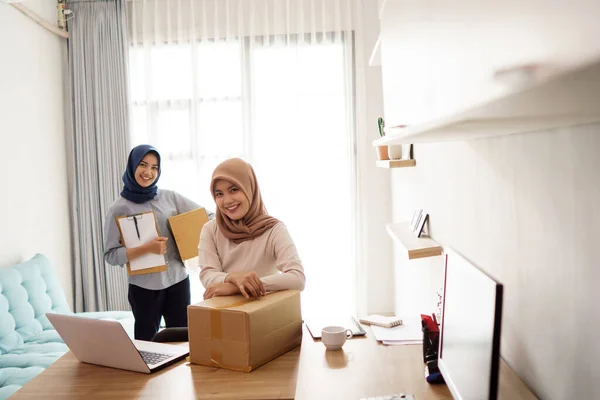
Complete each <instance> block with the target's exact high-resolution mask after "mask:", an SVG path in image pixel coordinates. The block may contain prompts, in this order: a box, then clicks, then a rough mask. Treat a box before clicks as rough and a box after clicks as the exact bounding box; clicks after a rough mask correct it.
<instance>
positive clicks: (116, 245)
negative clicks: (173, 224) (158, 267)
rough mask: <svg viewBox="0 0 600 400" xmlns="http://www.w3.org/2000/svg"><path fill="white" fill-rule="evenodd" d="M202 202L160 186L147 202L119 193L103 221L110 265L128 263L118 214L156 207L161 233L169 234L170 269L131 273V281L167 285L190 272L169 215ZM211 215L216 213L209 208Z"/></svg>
mask: <svg viewBox="0 0 600 400" xmlns="http://www.w3.org/2000/svg"><path fill="white" fill-rule="evenodd" d="M200 207H201V206H200V205H198V204H196V203H195V202H193V201H192V200H190V199H188V198H186V197H184V196H182V195H180V194H179V193H177V192H174V191H171V190H165V189H159V190H158V193H157V195H156V197H155V198H154V199H152V200H150V201H147V202H145V203H141V204H137V203H134V202H132V201H129V200H127V199H125V198H123V197H119V199H117V200H116V201H115V202H114V203H113V205H112V206H111V207H110V209H109V210H108V214H107V215H106V220H105V223H104V260H105V261H106V262H107V263H108V264H110V265H120V266H123V265H125V264H127V261H128V260H127V249H126V248H125V247H124V246H123V245H122V244H121V235H120V233H119V228H118V227H117V222H116V220H115V218H116V217H120V216H123V215H132V214H139V213H142V212H146V211H153V212H154V215H155V216H156V222H157V225H158V234H159V235H160V236H164V237H167V238H168V240H167V252H166V253H165V255H164V256H165V261H166V264H167V270H166V271H164V272H155V273H152V274H144V275H133V276H129V283H130V284H132V285H136V286H139V287H142V288H144V289H150V290H159V289H166V288H168V287H169V286H172V285H174V284H176V283H178V282H181V281H182V280H184V279H185V278H187V276H188V272H187V270H186V268H185V266H184V265H183V263H182V262H181V259H180V258H179V252H178V250H177V245H176V244H175V239H174V238H173V235H172V234H171V231H170V230H169V227H168V218H169V217H172V216H174V215H177V214H181V213H184V212H187V211H191V210H194V209H196V208H200ZM207 213H208V216H209V218H211V219H212V218H214V213H212V212H209V211H208V210H207Z"/></svg>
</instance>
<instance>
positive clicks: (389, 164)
mask: <svg viewBox="0 0 600 400" xmlns="http://www.w3.org/2000/svg"><path fill="white" fill-rule="evenodd" d="M415 165H417V161H416V160H377V166H378V167H380V168H407V167H414V166H415Z"/></svg>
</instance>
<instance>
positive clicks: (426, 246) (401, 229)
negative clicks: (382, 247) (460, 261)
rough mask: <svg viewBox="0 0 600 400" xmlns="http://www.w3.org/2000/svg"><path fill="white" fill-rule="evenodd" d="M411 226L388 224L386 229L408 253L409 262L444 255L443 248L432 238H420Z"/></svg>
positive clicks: (402, 223) (403, 223)
mask: <svg viewBox="0 0 600 400" xmlns="http://www.w3.org/2000/svg"><path fill="white" fill-rule="evenodd" d="M409 225H410V224H409V223H408V222H400V223H394V224H386V229H387V231H388V233H389V234H390V236H391V237H392V239H394V241H395V242H396V243H397V244H399V245H400V246H402V247H403V248H404V249H406V251H407V252H408V259H409V260H414V259H416V258H425V257H435V256H441V255H442V252H443V249H442V246H440V245H439V244H437V243H436V242H435V241H434V240H433V239H431V238H428V237H420V238H418V237H417V236H416V235H415V234H414V233H413V231H412V230H411V229H410V228H409Z"/></svg>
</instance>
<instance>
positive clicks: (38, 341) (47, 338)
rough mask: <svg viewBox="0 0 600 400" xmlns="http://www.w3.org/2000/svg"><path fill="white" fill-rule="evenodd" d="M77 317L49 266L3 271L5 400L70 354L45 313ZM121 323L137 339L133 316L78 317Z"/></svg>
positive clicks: (29, 264) (1, 394)
mask: <svg viewBox="0 0 600 400" xmlns="http://www.w3.org/2000/svg"><path fill="white" fill-rule="evenodd" d="M48 312H54V313H63V314H73V312H72V311H71V309H70V308H69V305H68V303H67V300H66V298H65V294H64V291H63V289H62V287H61V286H60V284H59V282H58V279H57V275H56V273H55V271H54V269H53V268H52V265H51V264H50V260H48V258H46V257H44V256H43V255H41V254H37V255H35V256H34V257H32V258H31V259H30V260H28V261H26V262H24V263H22V264H18V265H13V266H9V267H4V268H0V399H6V398H7V397H9V396H10V395H12V394H13V393H14V392H16V391H17V390H18V389H20V388H21V386H23V385H24V384H25V383H26V382H28V381H29V380H30V379H32V378H33V377H35V376H36V375H37V374H39V373H40V372H42V371H43V370H44V368H46V367H48V366H49V365H50V364H52V363H53V362H54V361H56V360H57V359H58V358H60V357H61V356H62V355H63V354H65V353H66V352H67V351H68V348H67V346H66V345H65V344H64V342H63V341H62V339H61V338H60V336H59V335H58V333H57V332H56V331H55V330H54V328H53V326H52V324H50V321H48V318H46V313H48ZM77 315H81V316H84V317H88V318H100V319H112V320H119V321H120V322H121V323H122V324H123V326H124V327H125V329H126V330H127V332H128V333H129V335H130V336H133V314H132V313H131V312H130V311H107V312H90V313H78V314H77Z"/></svg>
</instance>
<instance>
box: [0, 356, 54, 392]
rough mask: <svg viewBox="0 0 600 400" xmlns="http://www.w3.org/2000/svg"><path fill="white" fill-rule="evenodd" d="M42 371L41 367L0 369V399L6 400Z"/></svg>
mask: <svg viewBox="0 0 600 400" xmlns="http://www.w3.org/2000/svg"><path fill="white" fill-rule="evenodd" d="M2 357H4V356H0V358H2ZM43 370H44V368H42V367H27V368H2V369H0V399H6V398H8V397H9V396H10V395H12V394H13V393H14V392H16V391H17V390H19V389H20V388H21V386H23V385H24V384H25V383H27V382H28V381H29V380H31V379H32V378H33V377H35V376H36V375H37V374H39V373H40V372H42V371H43Z"/></svg>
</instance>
